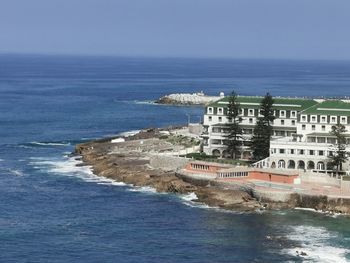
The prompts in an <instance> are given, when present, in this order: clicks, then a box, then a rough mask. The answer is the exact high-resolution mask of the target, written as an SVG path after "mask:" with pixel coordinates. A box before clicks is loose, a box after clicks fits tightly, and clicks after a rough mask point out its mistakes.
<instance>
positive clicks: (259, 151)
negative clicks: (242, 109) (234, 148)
mask: <svg viewBox="0 0 350 263" xmlns="http://www.w3.org/2000/svg"><path fill="white" fill-rule="evenodd" d="M273 103H274V100H273V98H272V96H271V95H270V94H269V93H266V95H265V97H264V98H263V99H262V101H261V103H260V114H261V115H262V116H261V117H259V118H258V120H257V122H256V125H255V127H254V131H253V137H252V146H251V148H252V151H253V158H254V159H255V160H257V161H258V160H262V159H265V158H267V157H269V155H270V140H271V136H272V122H273V121H274V119H275V116H274V114H273V108H272V106H273Z"/></svg>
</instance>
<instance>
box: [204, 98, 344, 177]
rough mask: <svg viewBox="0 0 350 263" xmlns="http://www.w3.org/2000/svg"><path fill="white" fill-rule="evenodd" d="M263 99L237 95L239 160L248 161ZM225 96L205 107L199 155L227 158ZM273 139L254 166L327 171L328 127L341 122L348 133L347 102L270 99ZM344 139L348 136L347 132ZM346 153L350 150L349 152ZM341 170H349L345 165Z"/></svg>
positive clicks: (330, 142)
mask: <svg viewBox="0 0 350 263" xmlns="http://www.w3.org/2000/svg"><path fill="white" fill-rule="evenodd" d="M262 99H263V97H244V96H237V101H238V103H239V104H240V117H241V118H242V122H241V123H240V125H241V128H242V130H243V142H242V144H243V146H242V149H241V159H250V158H251V151H250V140H251V138H252V135H253V129H254V126H255V124H256V121H257V119H258V117H259V116H260V114H259V112H260V103H261V100H262ZM228 100H229V98H228V97H225V98H223V99H221V100H219V101H217V102H215V103H212V104H210V105H208V106H207V107H206V109H205V114H204V120H203V127H204V131H203V134H202V138H203V152H205V153H206V154H208V155H215V156H218V157H228V152H227V151H226V148H227V146H226V143H227V134H228V128H227V125H228V124H229V123H230V120H229V118H228V117H227V106H228ZM273 109H274V115H275V117H276V119H275V120H274V122H273V126H272V127H273V136H272V140H271V143H270V144H271V148H270V157H269V158H267V159H266V160H262V161H261V162H259V163H258V164H257V165H259V166H260V167H266V168H280V169H303V170H318V171H327V169H330V164H329V156H330V155H332V154H333V152H334V150H332V145H334V144H335V143H336V140H335V138H333V137H332V136H331V135H330V133H329V132H330V131H331V129H332V126H333V125H335V124H337V123H341V124H343V125H345V127H346V129H347V130H348V131H350V103H349V102H345V101H340V100H326V101H325V100H310V99H302V98H274V105H273ZM346 136H348V137H349V139H348V140H349V142H350V133H347V134H346ZM349 151H350V149H349ZM344 168H345V169H349V166H348V164H345V166H344Z"/></svg>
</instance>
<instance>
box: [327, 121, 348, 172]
mask: <svg viewBox="0 0 350 263" xmlns="http://www.w3.org/2000/svg"><path fill="white" fill-rule="evenodd" d="M346 132H347V130H346V129H345V126H344V125H343V124H340V123H338V124H337V125H334V126H332V131H330V134H331V135H332V136H333V137H335V143H334V145H332V151H331V152H332V155H330V156H329V158H330V159H331V164H332V165H333V167H335V168H336V171H337V172H339V171H342V170H343V163H344V162H346V161H347V160H348V156H347V154H348V153H347V152H346V145H347V143H346V137H345V133H346Z"/></svg>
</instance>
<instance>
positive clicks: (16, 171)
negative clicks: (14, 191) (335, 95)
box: [8, 169, 24, 176]
mask: <svg viewBox="0 0 350 263" xmlns="http://www.w3.org/2000/svg"><path fill="white" fill-rule="evenodd" d="M8 171H9V172H10V173H11V174H12V175H15V176H23V175H24V173H23V171H21V170H16V169H8Z"/></svg>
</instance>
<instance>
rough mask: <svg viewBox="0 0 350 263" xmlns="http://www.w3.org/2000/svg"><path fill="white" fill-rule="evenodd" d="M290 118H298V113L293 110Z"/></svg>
mask: <svg viewBox="0 0 350 263" xmlns="http://www.w3.org/2000/svg"><path fill="white" fill-rule="evenodd" d="M290 117H292V118H296V117H297V112H296V111H294V110H292V111H291V112H290Z"/></svg>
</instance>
